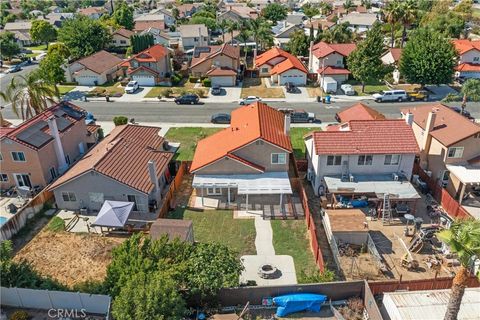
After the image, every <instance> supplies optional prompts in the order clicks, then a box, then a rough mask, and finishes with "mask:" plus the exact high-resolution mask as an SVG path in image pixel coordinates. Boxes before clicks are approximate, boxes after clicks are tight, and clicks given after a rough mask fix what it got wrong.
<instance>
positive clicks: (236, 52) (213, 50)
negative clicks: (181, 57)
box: [190, 43, 240, 68]
mask: <svg viewBox="0 0 480 320" xmlns="http://www.w3.org/2000/svg"><path fill="white" fill-rule="evenodd" d="M202 48H209V51H208V52H205V51H202V52H200V53H199V54H198V57H196V56H194V57H193V58H192V62H191V64H190V68H193V67H195V66H196V65H199V64H200V63H203V62H205V61H207V60H210V59H212V58H214V57H216V56H218V55H226V56H228V57H230V58H232V59H239V58H240V47H234V46H232V45H229V44H226V43H224V44H222V45H220V46H205V47H202ZM195 49H197V48H195Z"/></svg>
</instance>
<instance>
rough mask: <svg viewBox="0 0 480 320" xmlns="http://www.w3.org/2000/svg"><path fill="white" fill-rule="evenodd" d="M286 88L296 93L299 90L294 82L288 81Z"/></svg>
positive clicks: (289, 91)
mask: <svg viewBox="0 0 480 320" xmlns="http://www.w3.org/2000/svg"><path fill="white" fill-rule="evenodd" d="M285 90H286V91H287V92H288V93H295V92H296V91H297V88H296V87H295V85H294V84H293V83H291V82H287V83H285Z"/></svg>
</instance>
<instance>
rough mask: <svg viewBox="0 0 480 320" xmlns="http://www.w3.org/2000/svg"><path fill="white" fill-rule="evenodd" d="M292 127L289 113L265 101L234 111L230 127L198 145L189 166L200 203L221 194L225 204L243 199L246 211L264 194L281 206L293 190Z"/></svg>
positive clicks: (241, 201)
mask: <svg viewBox="0 0 480 320" xmlns="http://www.w3.org/2000/svg"><path fill="white" fill-rule="evenodd" d="M289 130H290V118H289V116H285V115H284V114H283V113H281V112H279V111H277V110H276V109H274V108H272V107H269V106H267V105H266V104H264V103H261V102H255V103H253V104H251V105H248V106H244V107H240V108H238V109H235V110H233V111H232V113H231V124H230V127H228V128H225V129H223V130H221V131H219V132H217V133H215V134H213V135H211V136H209V137H207V138H205V139H202V140H200V141H199V142H198V144H197V148H196V150H195V154H194V157H193V161H192V165H191V167H190V172H192V173H193V174H194V178H193V182H192V186H193V187H194V188H195V190H196V195H197V197H198V198H200V199H198V198H197V203H198V202H199V203H198V204H199V205H200V206H201V207H204V206H207V205H208V203H210V200H209V199H210V198H212V197H213V198H215V197H217V198H218V197H220V198H222V199H223V200H225V198H226V203H227V206H230V205H231V204H233V203H237V202H239V203H240V205H241V208H247V210H248V209H249V208H251V207H252V203H254V202H255V201H259V199H260V200H261V198H263V199H264V200H266V199H268V200H271V201H273V202H272V203H273V204H280V206H283V205H284V202H283V201H284V200H285V198H286V196H287V195H291V194H292V189H291V186H290V181H289V178H288V168H289V158H290V154H291V153H292V144H291V142H290V138H289V135H288V133H289ZM206 196H208V198H207V199H205V197H206ZM249 196H250V199H249ZM284 196H285V198H284ZM223 200H222V201H223ZM249 201H250V202H249Z"/></svg>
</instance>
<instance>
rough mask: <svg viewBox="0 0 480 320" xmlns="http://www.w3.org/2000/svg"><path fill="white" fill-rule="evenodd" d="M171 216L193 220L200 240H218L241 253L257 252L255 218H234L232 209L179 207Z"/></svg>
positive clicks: (195, 233)
mask: <svg viewBox="0 0 480 320" xmlns="http://www.w3.org/2000/svg"><path fill="white" fill-rule="evenodd" d="M169 218H174V219H185V220H192V221H193V235H194V238H195V241H198V242H210V243H211V242H218V243H222V244H224V245H226V246H228V247H229V248H230V249H232V250H235V251H236V252H238V253H239V256H242V255H247V254H250V255H251V254H256V250H255V225H254V220H253V219H233V212H232V211H230V210H205V211H192V210H187V209H181V208H178V209H176V210H175V211H173V212H171V213H170V215H169Z"/></svg>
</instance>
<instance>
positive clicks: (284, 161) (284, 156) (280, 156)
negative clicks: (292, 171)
mask: <svg viewBox="0 0 480 320" xmlns="http://www.w3.org/2000/svg"><path fill="white" fill-rule="evenodd" d="M274 155H277V160H278V161H277V162H273V156H274ZM282 157H283V161H280V159H281V158H282ZM270 162H271V164H287V154H286V153H284V152H282V153H277V152H275V153H272V154H271V155H270Z"/></svg>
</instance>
